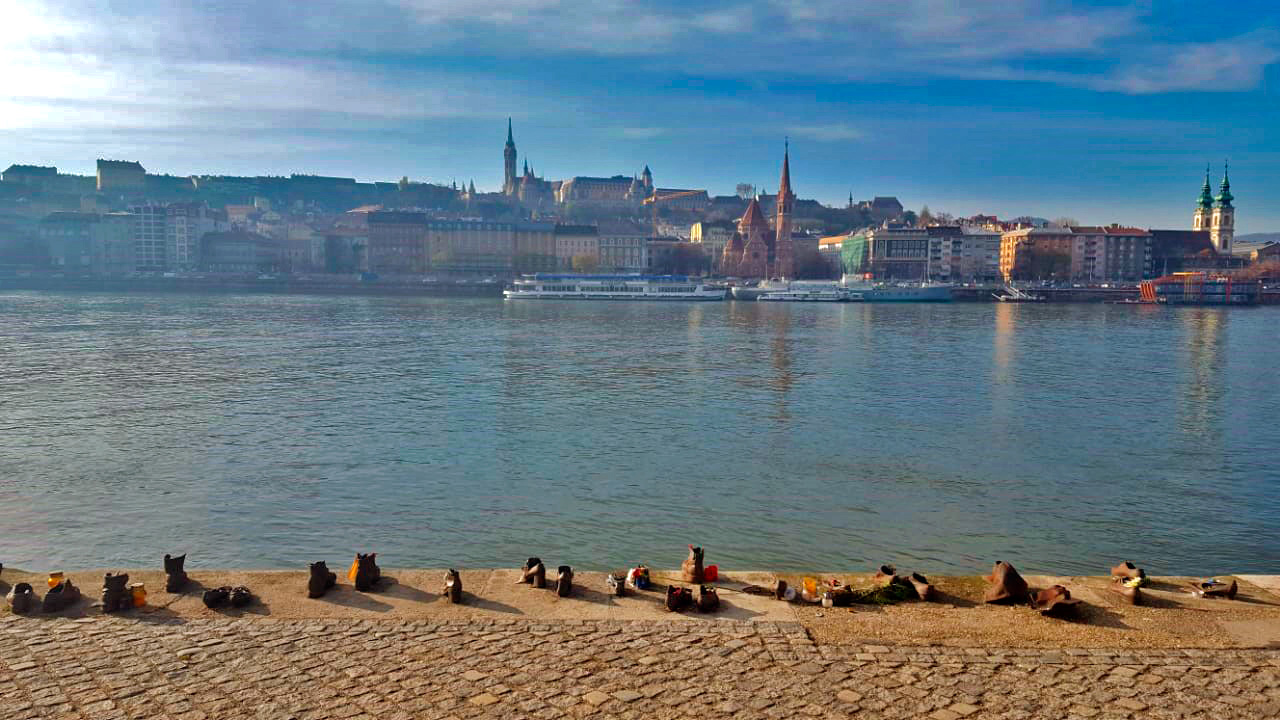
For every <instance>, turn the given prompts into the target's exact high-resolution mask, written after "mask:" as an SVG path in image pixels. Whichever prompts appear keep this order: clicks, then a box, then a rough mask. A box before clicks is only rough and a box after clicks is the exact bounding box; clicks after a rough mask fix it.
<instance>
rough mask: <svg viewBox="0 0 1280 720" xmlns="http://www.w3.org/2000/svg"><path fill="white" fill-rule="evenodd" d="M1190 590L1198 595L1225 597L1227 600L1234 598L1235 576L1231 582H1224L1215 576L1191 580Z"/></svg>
mask: <svg viewBox="0 0 1280 720" xmlns="http://www.w3.org/2000/svg"><path fill="white" fill-rule="evenodd" d="M1191 587H1192V592H1194V593H1195V594H1196V595H1198V596H1200V597H1207V598H1222V597H1224V598H1227V599H1228V600H1235V599H1236V590H1237V588H1236V581H1235V578H1232V579H1231V582H1229V583H1226V582H1222V581H1220V580H1218V579H1217V578H1209V579H1208V580H1193V581H1192V582H1191Z"/></svg>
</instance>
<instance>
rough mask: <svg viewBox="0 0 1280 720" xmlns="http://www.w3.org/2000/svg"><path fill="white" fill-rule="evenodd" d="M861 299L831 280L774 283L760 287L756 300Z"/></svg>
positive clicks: (816, 300) (835, 300)
mask: <svg viewBox="0 0 1280 720" xmlns="http://www.w3.org/2000/svg"><path fill="white" fill-rule="evenodd" d="M783 286H785V287H783ZM735 297H736V295H735ZM861 299H862V296H861V295H860V294H858V293H855V292H849V291H848V290H845V289H844V288H842V287H840V286H839V285H838V284H836V283H834V282H831V281H829V280H811V281H804V280H795V281H792V282H790V283H773V284H772V285H771V286H766V287H765V288H764V289H760V290H759V294H757V295H756V300H759V301H761V302H854V301H858V300H861Z"/></svg>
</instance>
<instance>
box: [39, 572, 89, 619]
mask: <svg viewBox="0 0 1280 720" xmlns="http://www.w3.org/2000/svg"><path fill="white" fill-rule="evenodd" d="M79 599H80V588H78V587H76V586H75V585H72V584H71V579H70V578H67V579H65V580H63V581H62V582H60V583H58V584H57V585H54V586H53V587H51V588H49V592H47V593H45V596H44V603H43V607H42V608H41V610H42V611H43V612H47V613H52V612H58V611H60V610H66V609H67V608H69V607H71V606H72V605H74V604H75V602H76V601H77V600H79Z"/></svg>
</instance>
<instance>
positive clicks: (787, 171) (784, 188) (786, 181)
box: [778, 138, 852, 198]
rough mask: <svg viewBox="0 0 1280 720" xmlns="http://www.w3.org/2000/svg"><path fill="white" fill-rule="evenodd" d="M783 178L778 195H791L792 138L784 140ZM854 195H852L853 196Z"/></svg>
mask: <svg viewBox="0 0 1280 720" xmlns="http://www.w3.org/2000/svg"><path fill="white" fill-rule="evenodd" d="M782 148H783V149H782V180H780V181H779V182H778V197H779V198H782V197H783V196H787V195H791V139H790V138H784V139H783V141H782ZM851 197H852V196H851Z"/></svg>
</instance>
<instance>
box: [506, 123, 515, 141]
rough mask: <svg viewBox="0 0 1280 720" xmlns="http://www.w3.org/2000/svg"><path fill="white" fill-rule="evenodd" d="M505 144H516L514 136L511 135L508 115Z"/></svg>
mask: <svg viewBox="0 0 1280 720" xmlns="http://www.w3.org/2000/svg"><path fill="white" fill-rule="evenodd" d="M507 144H508V145H515V144H516V141H515V138H513V137H512V136H511V118H510V117H508V118H507Z"/></svg>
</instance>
